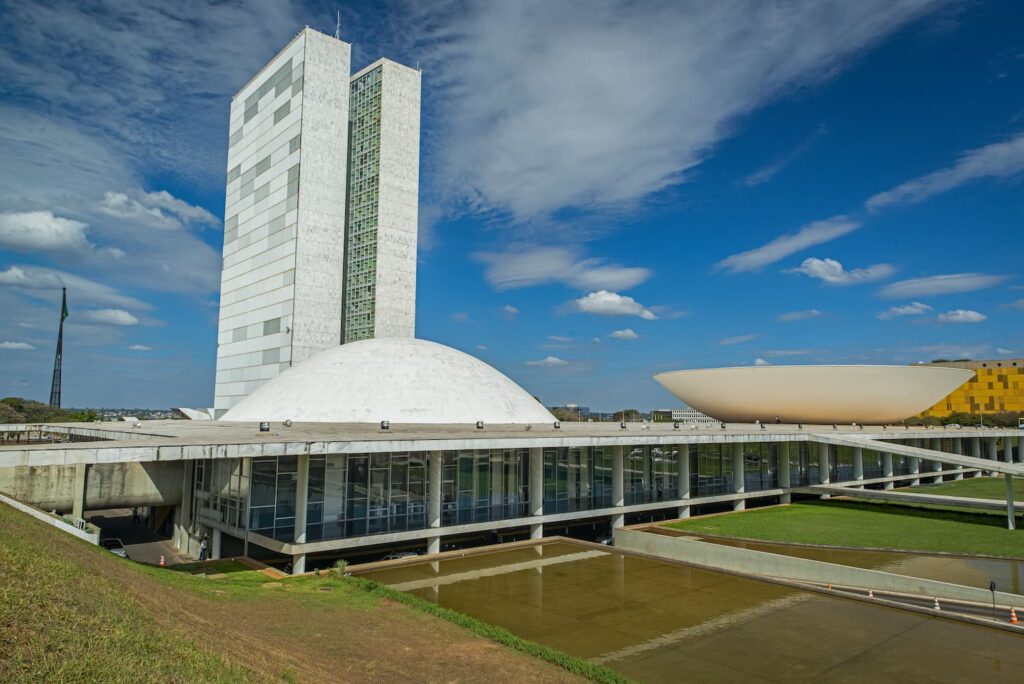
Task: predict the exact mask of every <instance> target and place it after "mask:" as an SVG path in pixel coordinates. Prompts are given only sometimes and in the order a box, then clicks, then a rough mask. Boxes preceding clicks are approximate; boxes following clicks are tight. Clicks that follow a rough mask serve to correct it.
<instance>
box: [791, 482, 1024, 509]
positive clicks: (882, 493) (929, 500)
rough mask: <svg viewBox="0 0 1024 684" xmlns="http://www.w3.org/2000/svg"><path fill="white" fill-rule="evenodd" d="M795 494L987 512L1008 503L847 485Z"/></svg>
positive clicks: (1019, 504)
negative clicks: (850, 497)
mask: <svg viewBox="0 0 1024 684" xmlns="http://www.w3.org/2000/svg"><path fill="white" fill-rule="evenodd" d="M793 493H794V494H820V495H829V496H852V497H856V498H858V499H873V500H878V501H892V502H896V503H918V504H929V505H933V506H956V507H959V508H977V509H981V510H987V511H1003V510H1006V508H1007V503H1006V502H1004V501H1002V500H1000V499H975V498H971V497H964V496H942V495H941V494H929V493H927V492H896V491H893V490H891V489H858V488H856V487H853V486H847V485H812V486H809V487H794V488H793ZM1012 505H1013V509H1014V511H1015V512H1024V501H1013V502H1012Z"/></svg>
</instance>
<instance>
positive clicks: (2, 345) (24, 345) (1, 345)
mask: <svg viewBox="0 0 1024 684" xmlns="http://www.w3.org/2000/svg"><path fill="white" fill-rule="evenodd" d="M0 349H10V350H14V351H28V350H30V349H35V347H33V346H32V345H31V344H29V343H28V342H11V341H10V340H6V341H4V342H0Z"/></svg>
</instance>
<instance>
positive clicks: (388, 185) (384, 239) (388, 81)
mask: <svg viewBox="0 0 1024 684" xmlns="http://www.w3.org/2000/svg"><path fill="white" fill-rule="evenodd" d="M381 66H382V68H383V74H382V78H381V86H382V87H381V124H380V182H379V187H380V191H379V192H380V194H379V200H378V207H377V280H376V301H375V303H374V304H375V307H374V314H375V315H374V337H414V336H415V334H416V238H417V228H418V218H419V216H418V207H419V168H420V72H419V71H418V70H416V69H410V68H409V67H406V66H403V65H401V64H398V63H396V62H392V61H391V60H386V59H385V60H381Z"/></svg>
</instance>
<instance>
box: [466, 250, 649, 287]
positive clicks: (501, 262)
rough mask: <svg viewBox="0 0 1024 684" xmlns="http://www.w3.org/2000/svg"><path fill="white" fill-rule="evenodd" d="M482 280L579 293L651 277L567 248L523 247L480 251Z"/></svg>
mask: <svg viewBox="0 0 1024 684" xmlns="http://www.w3.org/2000/svg"><path fill="white" fill-rule="evenodd" d="M475 258H476V259H477V260H478V261H481V262H483V263H485V264H487V268H486V269H485V271H484V277H485V278H486V279H487V282H489V283H490V284H491V285H493V286H494V287H495V289H498V290H511V289H514V288H519V287H530V286H532V285H543V284H547V283H562V284H564V285H568V286H569V287H573V288H577V289H580V290H597V289H609V290H622V289H626V288H630V287H634V286H636V285H639V284H640V283H642V282H644V281H645V280H647V279H648V278H650V277H651V271H650V269H647V268H643V267H639V266H633V267H630V266H619V265H617V264H609V263H606V261H605V260H604V259H600V258H586V259H583V258H580V257H579V255H578V253H577V251H576V250H575V249H573V248H570V247H553V246H551V247H539V246H534V247H525V248H519V249H515V250H512V251H507V252H480V253H478V254H476V255H475Z"/></svg>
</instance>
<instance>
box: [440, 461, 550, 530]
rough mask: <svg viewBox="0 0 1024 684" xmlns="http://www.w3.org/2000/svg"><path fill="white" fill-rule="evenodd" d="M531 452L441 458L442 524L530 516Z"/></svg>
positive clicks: (459, 523) (461, 523)
mask: <svg viewBox="0 0 1024 684" xmlns="http://www.w3.org/2000/svg"><path fill="white" fill-rule="evenodd" d="M529 467H530V452H529V450H528V449H477V450H473V451H446V452H444V454H443V455H442V456H441V524H442V525H464V524H466V523H473V522H488V521H491V520H505V519H508V518H520V517H523V516H526V515H528V514H529V503H530V497H529V492H528V486H529V482H530V477H529Z"/></svg>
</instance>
